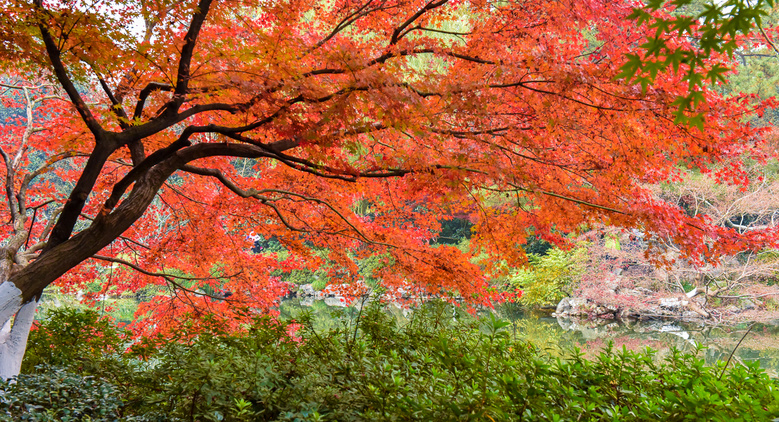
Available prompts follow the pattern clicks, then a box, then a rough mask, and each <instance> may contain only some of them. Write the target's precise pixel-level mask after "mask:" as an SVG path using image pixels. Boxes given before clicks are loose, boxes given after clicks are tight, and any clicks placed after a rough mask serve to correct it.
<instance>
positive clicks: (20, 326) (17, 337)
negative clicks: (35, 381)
mask: <svg viewBox="0 0 779 422" xmlns="http://www.w3.org/2000/svg"><path fill="white" fill-rule="evenodd" d="M37 307H38V301H37V300H32V301H30V302H27V303H25V304H22V292H21V290H19V289H18V288H17V287H16V286H15V285H14V284H13V283H11V282H10V281H5V282H3V283H2V284H0V324H2V327H3V328H2V330H0V378H2V379H9V378H11V377H14V376H16V375H19V370H20V369H21V367H22V358H23V357H24V351H25V350H26V349H27V336H28V335H29V334H30V328H31V327H32V323H33V320H34V319H35V309H36V308H37Z"/></svg>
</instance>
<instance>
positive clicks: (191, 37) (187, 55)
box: [173, 0, 212, 111]
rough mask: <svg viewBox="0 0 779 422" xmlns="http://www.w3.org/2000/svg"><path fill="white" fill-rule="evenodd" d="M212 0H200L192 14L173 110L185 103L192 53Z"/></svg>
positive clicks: (185, 40)
mask: <svg viewBox="0 0 779 422" xmlns="http://www.w3.org/2000/svg"><path fill="white" fill-rule="evenodd" d="M211 1H212V0H200V2H199V3H198V5H197V10H195V14H194V15H193V16H192V22H191V23H190V25H189V30H188V31H187V35H186V36H184V46H183V47H182V48H181V56H180V60H179V69H178V73H177V75H176V89H175V90H174V91H173V104H174V107H173V111H178V107H180V106H181V104H183V103H184V96H185V95H186V93H187V88H188V87H189V79H190V77H191V76H192V75H191V73H190V65H191V62H192V55H193V53H194V52H195V44H197V37H198V35H199V34H200V29H201V28H202V27H203V23H204V22H205V20H206V15H208V11H209V9H210V8H211Z"/></svg>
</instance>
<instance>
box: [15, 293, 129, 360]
mask: <svg viewBox="0 0 779 422" xmlns="http://www.w3.org/2000/svg"><path fill="white" fill-rule="evenodd" d="M125 337H126V333H125V331H124V330H122V329H120V328H118V327H116V325H114V324H113V323H112V321H111V320H110V319H108V318H104V317H101V316H100V313H98V312H97V311H96V310H93V309H86V308H54V309H51V310H49V311H48V312H47V313H46V315H45V317H44V319H43V320H42V321H40V322H38V323H36V326H35V327H33V330H32V331H30V336H29V338H28V341H27V352H26V353H25V355H24V360H23V361H22V373H30V372H34V371H35V368H36V367H37V366H39V365H42V364H46V365H50V366H61V367H70V368H71V369H72V370H76V371H79V370H80V369H79V368H80V367H83V366H84V365H91V364H96V365H100V363H99V362H100V361H102V360H104V359H107V358H109V357H110V356H112V355H116V354H118V353H121V352H122V351H123V350H124V343H125V341H126V340H125ZM81 369H83V368H81Z"/></svg>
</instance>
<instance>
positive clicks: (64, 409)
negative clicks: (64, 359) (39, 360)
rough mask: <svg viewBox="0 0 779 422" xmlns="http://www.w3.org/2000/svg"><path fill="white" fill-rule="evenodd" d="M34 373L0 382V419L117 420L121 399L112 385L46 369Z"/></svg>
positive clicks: (59, 369) (47, 367)
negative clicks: (14, 379) (11, 380)
mask: <svg viewBox="0 0 779 422" xmlns="http://www.w3.org/2000/svg"><path fill="white" fill-rule="evenodd" d="M36 372H37V373H35V374H32V375H19V376H18V377H17V378H16V382H15V383H12V382H2V381H0V420H2V421H41V422H43V421H94V422H97V421H116V420H119V418H120V416H121V408H122V400H121V398H120V394H119V391H118V390H117V388H116V387H114V386H113V385H111V384H109V383H107V382H104V381H101V380H99V379H95V378H94V377H89V376H82V375H76V374H73V373H70V372H67V371H66V370H64V369H61V368H54V367H50V366H41V367H39V368H37V371H36ZM124 420H128V419H124Z"/></svg>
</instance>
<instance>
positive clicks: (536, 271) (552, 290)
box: [510, 245, 587, 306]
mask: <svg viewBox="0 0 779 422" xmlns="http://www.w3.org/2000/svg"><path fill="white" fill-rule="evenodd" d="M586 259H587V248H586V247H584V246H581V245H580V246H577V247H575V248H574V249H572V250H570V251H566V250H562V249H559V248H552V249H550V250H548V251H547V252H546V254H545V255H543V256H541V255H533V254H529V255H528V261H529V266H528V267H527V268H523V269H520V270H519V271H518V272H517V273H516V274H515V275H514V276H513V277H512V278H511V279H510V281H511V284H512V285H513V286H514V287H516V288H517V289H520V290H522V292H523V293H522V297H521V298H520V303H521V304H523V305H526V306H547V305H557V304H558V303H559V302H560V300H561V299H562V298H564V297H567V296H570V295H571V290H572V287H573V286H574V285H575V283H576V282H578V280H579V279H580V277H581V276H582V274H584V272H585V262H586Z"/></svg>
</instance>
